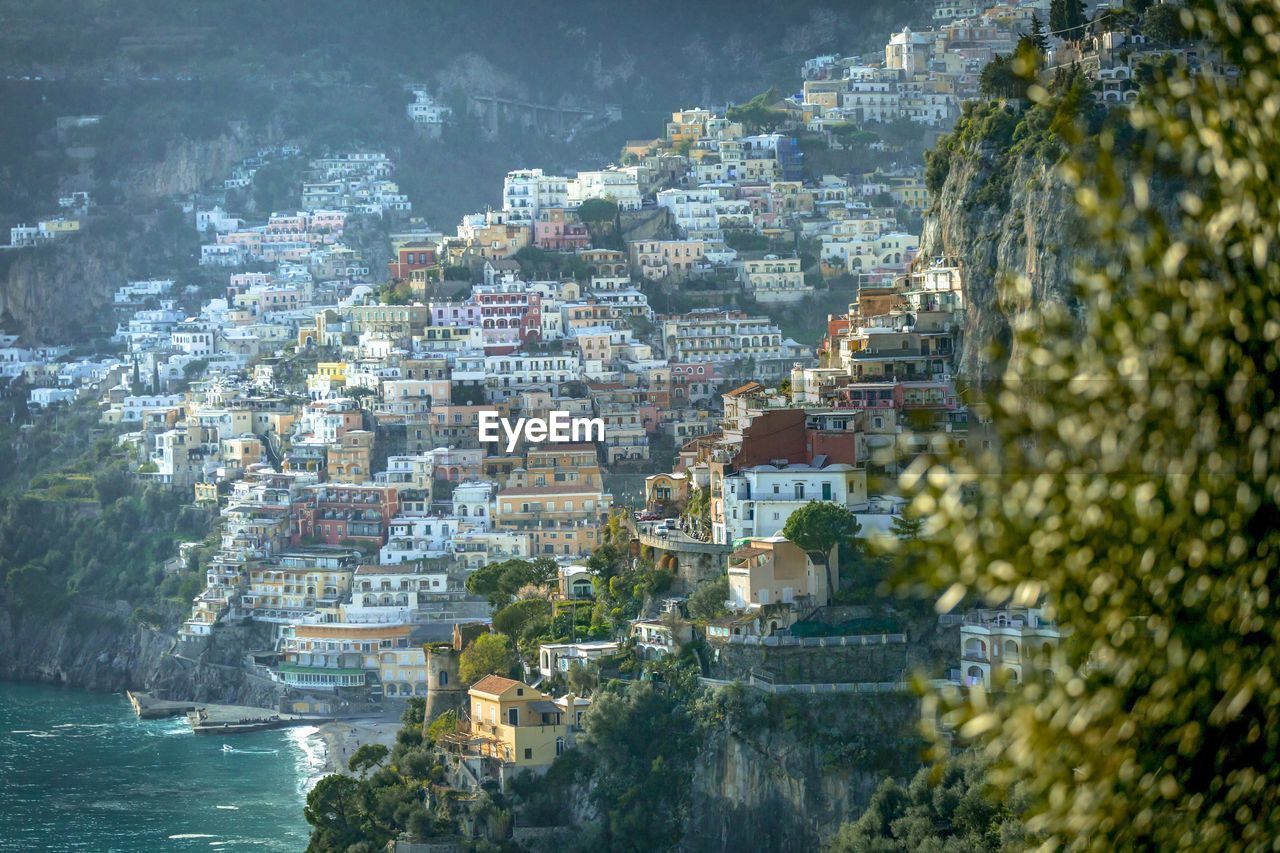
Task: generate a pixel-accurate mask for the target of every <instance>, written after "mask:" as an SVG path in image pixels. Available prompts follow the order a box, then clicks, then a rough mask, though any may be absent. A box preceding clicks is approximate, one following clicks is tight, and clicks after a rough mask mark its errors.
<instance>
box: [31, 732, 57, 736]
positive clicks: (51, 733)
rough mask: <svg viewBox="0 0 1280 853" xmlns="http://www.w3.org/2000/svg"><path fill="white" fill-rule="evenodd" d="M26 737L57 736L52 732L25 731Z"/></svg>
mask: <svg viewBox="0 0 1280 853" xmlns="http://www.w3.org/2000/svg"><path fill="white" fill-rule="evenodd" d="M26 735H27V737H57V734H55V733H54V732H27V733H26Z"/></svg>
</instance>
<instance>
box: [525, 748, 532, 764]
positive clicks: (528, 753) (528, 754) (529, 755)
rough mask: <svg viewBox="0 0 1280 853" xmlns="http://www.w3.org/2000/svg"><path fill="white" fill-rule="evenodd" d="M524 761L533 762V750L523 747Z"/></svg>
mask: <svg viewBox="0 0 1280 853" xmlns="http://www.w3.org/2000/svg"><path fill="white" fill-rule="evenodd" d="M524 760H525V761H532V760H533V750H532V749H529V748H528V747H525V750H524Z"/></svg>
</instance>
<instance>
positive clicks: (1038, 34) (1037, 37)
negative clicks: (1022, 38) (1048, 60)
mask: <svg viewBox="0 0 1280 853" xmlns="http://www.w3.org/2000/svg"><path fill="white" fill-rule="evenodd" d="M1031 43H1032V44H1034V45H1035V46H1036V50H1038V51H1040V52H1041V53H1048V52H1049V36H1048V35H1046V34H1045V31H1044V24H1042V23H1040V16H1039V15H1038V14H1037V13H1035V12H1032V13H1031Z"/></svg>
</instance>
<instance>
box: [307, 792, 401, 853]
mask: <svg viewBox="0 0 1280 853" xmlns="http://www.w3.org/2000/svg"><path fill="white" fill-rule="evenodd" d="M303 816H304V817H305V818H306V819H307V823H309V824H311V826H312V827H314V829H313V830H312V833H311V843H310V844H309V845H308V846H307V851H308V853H325V851H329V850H346V849H347V848H349V847H351V846H353V845H356V844H360V843H361V842H363V841H374V840H375V838H374V837H373V835H374V828H373V827H372V826H371V825H370V824H369V821H368V820H367V819H366V816H365V813H364V808H363V803H362V797H361V790H360V783H359V782H357V781H356V780H355V779H352V778H351V777H350V776H343V775H341V774H337V773H334V774H331V775H329V776H326V777H324V778H323V779H321V780H320V781H319V782H317V783H316V786H315V787H314V788H312V789H311V793H309V794H307V805H306V808H305V809H303ZM382 841H383V842H384V843H385V839H382ZM379 846H381V845H379Z"/></svg>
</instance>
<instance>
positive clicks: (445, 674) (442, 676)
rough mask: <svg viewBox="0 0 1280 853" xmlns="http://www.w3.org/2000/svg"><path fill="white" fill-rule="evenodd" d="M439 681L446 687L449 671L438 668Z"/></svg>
mask: <svg viewBox="0 0 1280 853" xmlns="http://www.w3.org/2000/svg"><path fill="white" fill-rule="evenodd" d="M439 682H440V686H441V687H447V686H448V684H449V673H448V672H445V671H444V670H440V678H439Z"/></svg>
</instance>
